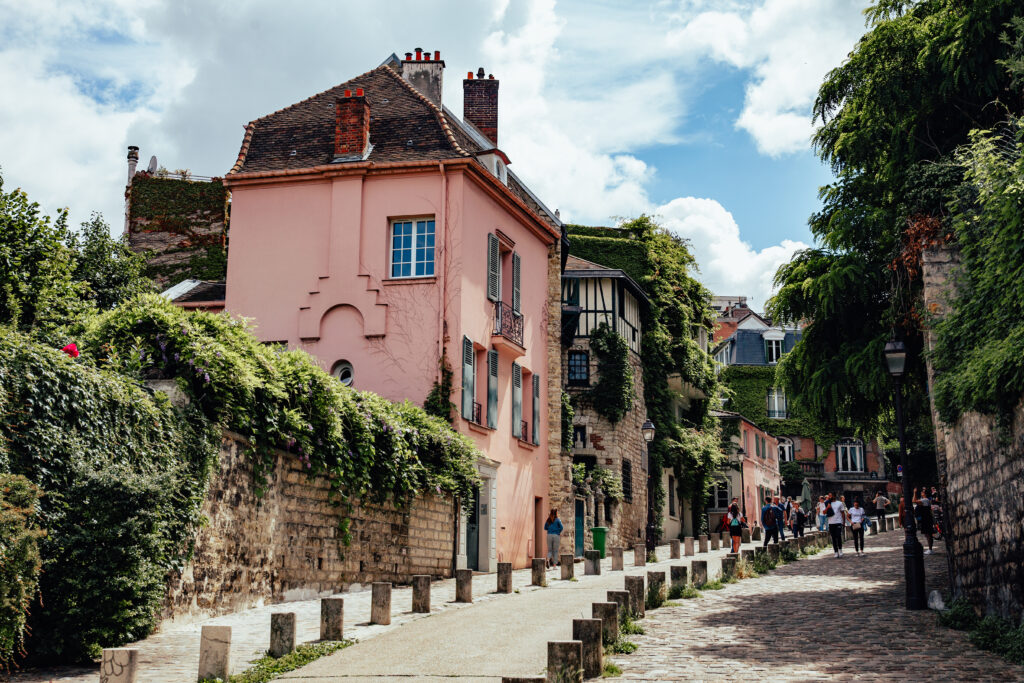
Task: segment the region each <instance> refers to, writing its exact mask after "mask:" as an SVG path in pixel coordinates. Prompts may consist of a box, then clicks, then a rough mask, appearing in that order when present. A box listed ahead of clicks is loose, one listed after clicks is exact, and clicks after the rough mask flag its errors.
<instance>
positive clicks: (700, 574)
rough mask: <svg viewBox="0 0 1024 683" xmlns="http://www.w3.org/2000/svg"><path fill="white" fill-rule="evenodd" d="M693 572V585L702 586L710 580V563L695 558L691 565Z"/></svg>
mask: <svg viewBox="0 0 1024 683" xmlns="http://www.w3.org/2000/svg"><path fill="white" fill-rule="evenodd" d="M690 571H692V572H693V585H694V586H695V587H697V588H700V587H701V586H703V585H704V584H705V583H707V582H708V563H707V562H706V561H704V560H694V561H693V563H692V564H691V565H690Z"/></svg>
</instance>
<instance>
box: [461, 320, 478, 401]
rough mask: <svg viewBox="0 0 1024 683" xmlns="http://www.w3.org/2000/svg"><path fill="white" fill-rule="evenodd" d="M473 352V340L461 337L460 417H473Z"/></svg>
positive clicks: (474, 363)
mask: <svg viewBox="0 0 1024 683" xmlns="http://www.w3.org/2000/svg"><path fill="white" fill-rule="evenodd" d="M474 355H475V354H474V353H473V342H471V341H470V340H469V337H463V338H462V417H464V418H466V419H467V420H472V419H473V399H474V398H475V396H476V392H475V387H474V384H475V379H476V367H475V365H476V362H475V358H474Z"/></svg>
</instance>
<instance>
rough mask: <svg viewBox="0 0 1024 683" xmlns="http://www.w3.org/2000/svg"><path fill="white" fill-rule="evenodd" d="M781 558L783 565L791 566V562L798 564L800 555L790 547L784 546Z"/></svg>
mask: <svg viewBox="0 0 1024 683" xmlns="http://www.w3.org/2000/svg"><path fill="white" fill-rule="evenodd" d="M780 557H781V559H782V563H783V564H789V563H790V562H796V561H797V560H799V559H800V553H799V552H798V551H797V550H796V549H794V548H792V547H790V546H783V547H782V550H781V551H780Z"/></svg>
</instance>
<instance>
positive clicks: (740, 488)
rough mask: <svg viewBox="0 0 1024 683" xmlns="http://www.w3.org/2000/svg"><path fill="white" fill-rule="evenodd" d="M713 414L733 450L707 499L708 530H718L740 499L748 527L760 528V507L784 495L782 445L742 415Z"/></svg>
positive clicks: (715, 412)
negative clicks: (782, 493) (736, 499)
mask: <svg viewBox="0 0 1024 683" xmlns="http://www.w3.org/2000/svg"><path fill="white" fill-rule="evenodd" d="M712 414H713V415H715V416H716V417H717V418H718V419H719V420H720V421H721V424H722V432H723V433H724V434H727V435H728V441H729V443H730V445H731V448H730V449H729V452H727V453H726V456H727V462H726V464H725V465H724V466H723V468H722V470H721V471H720V472H719V473H718V476H717V477H716V478H715V483H714V486H712V488H711V492H710V494H709V496H708V507H707V513H708V526H709V528H710V529H717V528H718V525H719V524H720V523H721V521H722V516H723V515H725V514H726V513H727V512H728V511H729V502H730V501H731V500H732V499H733V498H739V499H740V510H741V511H742V512H743V514H744V515H745V516H746V518H747V523H748V524H750V526H751V527H754V526H761V515H760V512H761V506H762V505H764V503H765V501H766V500H767V499H768V498H769V497H771V496H773V495H779V494H780V492H781V487H782V479H781V477H780V475H779V441H778V439H776V438H775V437H773V436H772V435H771V434H769V433H767V432H766V431H764V430H763V429H761V428H760V427H758V426H757V425H755V424H754V423H753V422H751V421H750V420H748V419H747V418H745V417H743V416H742V415H740V414H739V413H734V412H729V411H724V410H721V411H718V410H716V411H712Z"/></svg>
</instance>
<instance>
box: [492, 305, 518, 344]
mask: <svg viewBox="0 0 1024 683" xmlns="http://www.w3.org/2000/svg"><path fill="white" fill-rule="evenodd" d="M493 334H494V336H496V337H501V338H503V339H507V340H508V341H510V342H512V343H514V344H516V345H517V346H518V347H519V348H520V349H522V348H524V347H523V314H522V313H516V312H515V311H513V310H512V307H511V306H509V305H508V304H506V303H505V302H504V301H495V302H494V333H493Z"/></svg>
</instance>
